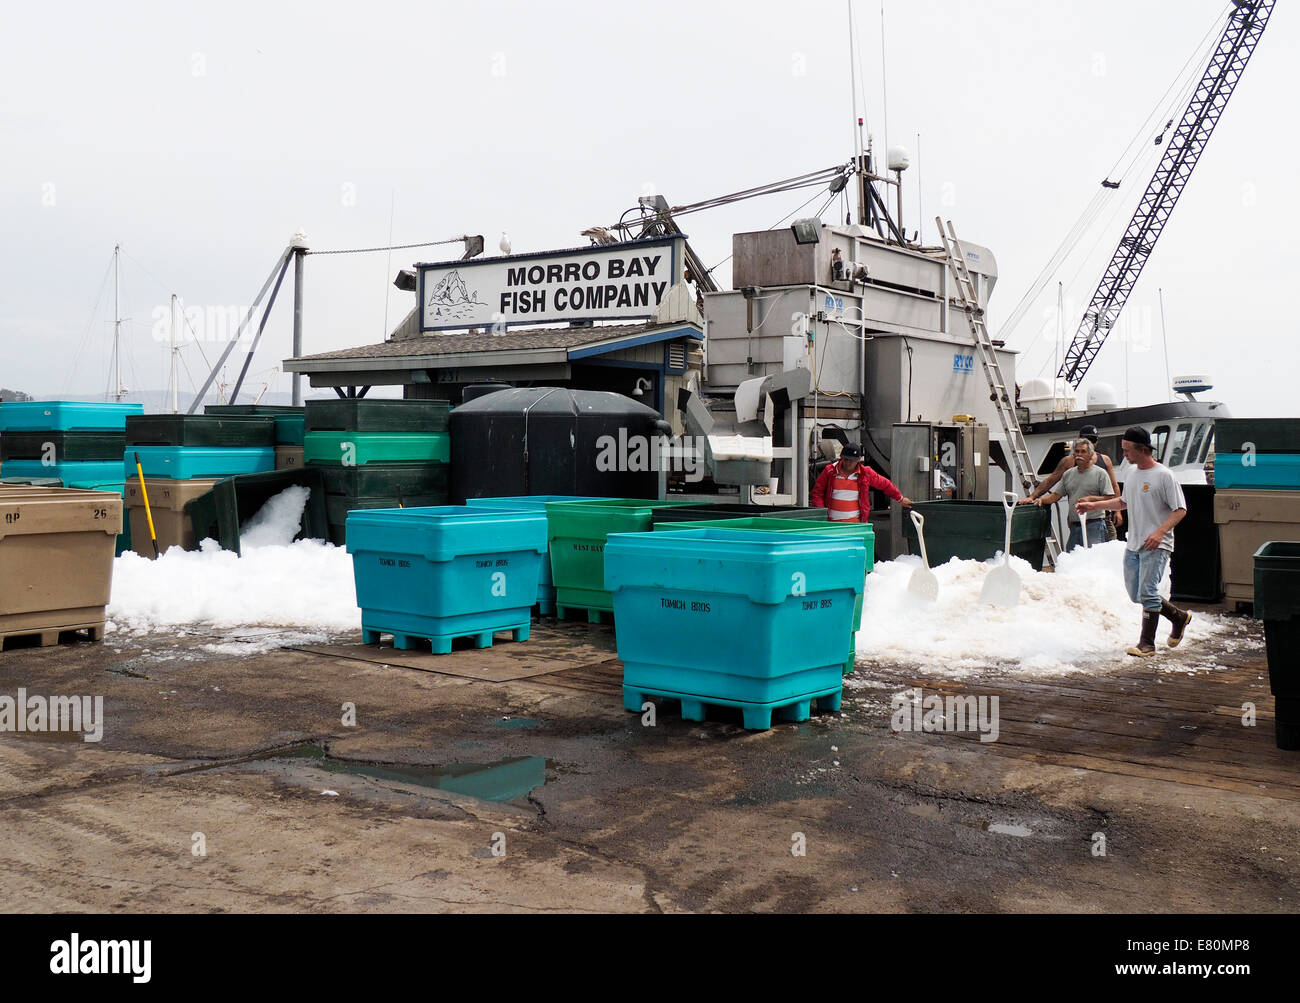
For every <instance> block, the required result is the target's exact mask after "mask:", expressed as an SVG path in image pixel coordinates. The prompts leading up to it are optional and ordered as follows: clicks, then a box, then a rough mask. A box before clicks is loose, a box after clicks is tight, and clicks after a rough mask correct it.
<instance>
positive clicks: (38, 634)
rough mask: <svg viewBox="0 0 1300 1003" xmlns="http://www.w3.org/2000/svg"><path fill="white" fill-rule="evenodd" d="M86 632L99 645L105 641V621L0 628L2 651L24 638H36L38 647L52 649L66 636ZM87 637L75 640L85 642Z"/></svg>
mask: <svg viewBox="0 0 1300 1003" xmlns="http://www.w3.org/2000/svg"><path fill="white" fill-rule="evenodd" d="M83 631H85V632H86V633H87V634H88V636H89V640H90V641H91V642H92V643H98V642H100V641H102V640H103V639H104V621H103V620H100V621H99V623H82V624H73V625H71V626H63V627H40V628H32V627H15V628H13V629H11V630H5V629H4V628H3V627H0V651H4V650H5V649H6V648H8V647H9V642H10V641H13V640H18V639H19V638H24V637H35V638H37V639H38V642H37V645H36V646H37V647H41V648H51V647H53V646H54V645H56V644H58V643H59V642H60V641H61V640H62V636H61V635H64V634H74V635H80V634H81V633H82V632H83ZM86 639H87V638H86V637H76V638H75V640H79V641H84V640H86Z"/></svg>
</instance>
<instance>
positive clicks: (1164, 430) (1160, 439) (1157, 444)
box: [1151, 425, 1169, 463]
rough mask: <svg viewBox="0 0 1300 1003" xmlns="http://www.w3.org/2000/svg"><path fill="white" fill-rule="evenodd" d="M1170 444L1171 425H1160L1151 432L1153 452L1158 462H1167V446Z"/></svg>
mask: <svg viewBox="0 0 1300 1003" xmlns="http://www.w3.org/2000/svg"><path fill="white" fill-rule="evenodd" d="M1168 445H1169V426H1168V425H1160V426H1158V427H1157V428H1156V429H1155V431H1154V432H1152V433H1151V449H1152V454H1151V455H1153V456H1154V457H1155V458H1156V462H1157V463H1164V462H1165V448H1166V447H1167V446H1168Z"/></svg>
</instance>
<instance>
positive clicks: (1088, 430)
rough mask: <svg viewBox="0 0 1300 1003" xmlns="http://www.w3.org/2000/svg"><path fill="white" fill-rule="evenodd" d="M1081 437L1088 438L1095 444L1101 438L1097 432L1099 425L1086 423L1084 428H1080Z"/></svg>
mask: <svg viewBox="0 0 1300 1003" xmlns="http://www.w3.org/2000/svg"><path fill="white" fill-rule="evenodd" d="M1079 438H1080V439H1087V440H1088V441H1089V442H1091V443H1092V444H1093V445H1096V444H1097V440H1098V439H1099V438H1100V436H1099V435H1098V434H1097V426H1096V425H1084V426H1083V428H1081V429H1079Z"/></svg>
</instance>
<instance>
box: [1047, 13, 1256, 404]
mask: <svg viewBox="0 0 1300 1003" xmlns="http://www.w3.org/2000/svg"><path fill="white" fill-rule="evenodd" d="M1276 2H1277V0H1233V5H1234V7H1235V9H1234V10H1233V11H1232V13H1231V14H1230V15H1229V16H1228V23H1227V26H1226V27H1225V28H1224V31H1223V36H1222V37H1221V38H1220V39H1219V44H1218V46H1217V47H1216V48H1215V50H1214V54H1213V55H1212V56H1211V57H1210V61H1209V64H1208V65H1207V66H1206V68H1205V74H1204V75H1203V76H1202V77H1201V80H1200V82H1199V83H1198V84H1197V85H1196V90H1195V92H1194V93H1193V95H1192V99H1191V101H1190V102H1189V103H1188V105H1187V110H1186V111H1184V112H1183V117H1182V120H1181V121H1180V122H1179V124H1178V128H1177V130H1176V131H1175V132H1174V135H1173V138H1171V139H1170V140H1169V145H1168V146H1166V147H1165V153H1164V156H1163V157H1162V158H1161V160H1160V165H1159V166H1158V167H1157V168H1156V172H1155V174H1154V175H1152V177H1151V182H1150V183H1149V184H1148V185H1147V190H1146V194H1144V195H1143V196H1142V201H1141V202H1140V203H1139V204H1138V207H1137V211H1136V212H1135V213H1134V214H1133V218H1132V219H1131V220H1130V221H1129V224H1128V229H1127V230H1125V232H1124V236H1123V238H1122V239H1121V240H1120V242H1119V247H1117V248H1116V249H1115V253H1114V255H1113V256H1112V257H1111V260H1110V264H1109V265H1108V266H1107V267H1106V272H1105V274H1104V275H1103V276H1102V279H1101V283H1100V284H1099V285H1098V286H1097V291H1096V292H1095V293H1093V296H1092V302H1091V303H1090V304H1089V305H1088V309H1087V310H1085V311H1084V314H1083V319H1082V320H1081V321H1080V322H1079V330H1078V331H1077V332H1076V334H1075V336H1074V341H1073V342H1072V343H1071V344H1070V348H1069V350H1068V351H1067V352H1066V353H1065V361H1064V362H1063V363H1062V364H1061V370H1060V372H1058V373H1057V374H1056V375H1057V378H1058V379H1064V380H1065V381H1066V382H1067V383H1069V385H1070V386H1071V387H1072V388H1074V389H1076V390H1077V389H1078V387H1079V384H1080V383H1082V382H1083V378H1084V376H1086V375H1087V373H1088V369H1089V368H1090V367H1091V366H1092V363H1093V360H1094V359H1096V357H1097V353H1098V352H1100V351H1101V346H1102V345H1103V344H1105V342H1106V336H1107V335H1108V334H1110V330H1111V328H1112V327H1113V326H1114V324H1115V321H1116V320H1118V318H1119V315H1120V311H1121V310H1123V309H1124V304H1125V303H1126V302H1127V301H1128V297H1129V293H1131V292H1132V291H1133V287H1134V285H1136V284H1137V280H1138V277H1139V276H1140V275H1141V274H1142V269H1143V267H1144V266H1145V265H1146V263H1147V259H1148V258H1149V257H1150V256H1151V252H1152V251H1153V250H1155V246H1156V241H1158V240H1159V239H1160V234H1161V232H1162V231H1163V230H1164V228H1165V224H1166V223H1167V222H1168V221H1169V216H1170V214H1171V213H1172V212H1173V211H1174V206H1175V205H1177V204H1178V198H1179V196H1180V195H1182V193H1183V188H1184V187H1186V185H1187V181H1188V179H1189V178H1190V177H1191V176H1192V171H1193V170H1194V169H1195V167H1196V163H1197V161H1198V160H1199V159H1200V157H1201V153H1202V152H1203V151H1204V149H1205V144H1206V143H1208V142H1209V139H1210V136H1211V135H1212V134H1213V132H1214V127H1215V125H1216V124H1218V121H1219V116H1220V115H1222V114H1223V109H1224V108H1225V107H1226V106H1227V104H1228V98H1230V97H1232V92H1233V90H1234V89H1235V88H1236V86H1237V81H1238V80H1240V79H1241V74H1242V73H1243V72H1244V71H1245V69H1246V64H1247V63H1248V62H1250V57H1251V54H1252V53H1253V52H1254V51H1255V46H1256V45H1257V44H1259V39H1260V36H1261V35H1263V33H1264V27H1265V26H1266V25H1267V24H1268V19H1269V15H1271V14H1272V13H1273V6H1274V4H1275V3H1276Z"/></svg>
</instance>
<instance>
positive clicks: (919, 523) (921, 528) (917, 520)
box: [908, 509, 930, 568]
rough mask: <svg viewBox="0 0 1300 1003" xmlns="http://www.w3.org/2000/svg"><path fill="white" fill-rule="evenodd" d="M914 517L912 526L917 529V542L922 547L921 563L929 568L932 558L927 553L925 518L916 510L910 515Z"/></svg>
mask: <svg viewBox="0 0 1300 1003" xmlns="http://www.w3.org/2000/svg"><path fill="white" fill-rule="evenodd" d="M908 514H909V515H910V516H911V517H912V525H913V526H915V527H916V542H917V543H919V544H920V545H921V562H922V563H923V564H924V565H925V566H926V567H927V568H928V567H929V566H930V558H929V556H928V555H927V554H926V552H925V516H923V515H922V514H921V513H920V512H918V511H917V510H916V509H912V510H911V512H909V513H908Z"/></svg>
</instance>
